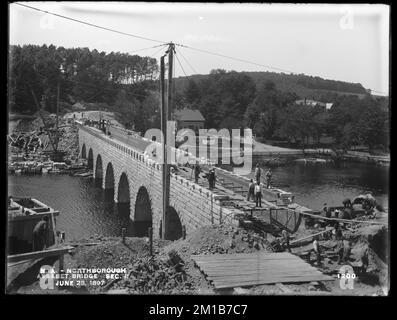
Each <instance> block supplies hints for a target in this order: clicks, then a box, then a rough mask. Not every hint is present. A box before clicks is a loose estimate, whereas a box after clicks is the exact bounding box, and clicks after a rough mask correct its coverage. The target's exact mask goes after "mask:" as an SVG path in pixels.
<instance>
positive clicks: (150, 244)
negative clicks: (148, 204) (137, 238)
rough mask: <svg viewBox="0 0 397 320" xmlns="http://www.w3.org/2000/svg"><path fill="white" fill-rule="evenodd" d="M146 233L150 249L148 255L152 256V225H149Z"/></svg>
mask: <svg viewBox="0 0 397 320" xmlns="http://www.w3.org/2000/svg"><path fill="white" fill-rule="evenodd" d="M148 233H149V251H150V255H151V256H153V228H152V227H149V229H148Z"/></svg>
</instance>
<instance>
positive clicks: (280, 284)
mask: <svg viewBox="0 0 397 320" xmlns="http://www.w3.org/2000/svg"><path fill="white" fill-rule="evenodd" d="M276 286H277V288H279V289H280V290H281V291H282V292H284V293H292V292H293V291H292V290H290V289H289V288H287V287H286V286H285V285H283V284H282V283H276Z"/></svg>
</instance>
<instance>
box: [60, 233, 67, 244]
mask: <svg viewBox="0 0 397 320" xmlns="http://www.w3.org/2000/svg"><path fill="white" fill-rule="evenodd" d="M65 239H66V235H65V231H61V242H62V243H64V242H65Z"/></svg>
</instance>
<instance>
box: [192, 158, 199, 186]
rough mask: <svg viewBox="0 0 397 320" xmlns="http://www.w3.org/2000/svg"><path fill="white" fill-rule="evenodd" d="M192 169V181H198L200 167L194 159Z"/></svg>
mask: <svg viewBox="0 0 397 320" xmlns="http://www.w3.org/2000/svg"><path fill="white" fill-rule="evenodd" d="M193 170H194V182H196V183H198V179H199V175H200V172H201V168H200V165H199V163H198V161H196V164H195V165H194V168H193Z"/></svg>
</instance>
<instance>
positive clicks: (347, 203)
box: [342, 198, 352, 208]
mask: <svg viewBox="0 0 397 320" xmlns="http://www.w3.org/2000/svg"><path fill="white" fill-rule="evenodd" d="M342 204H343V206H344V207H345V208H351V207H352V201H351V200H350V199H349V198H346V199H345V200H343V202H342Z"/></svg>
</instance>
